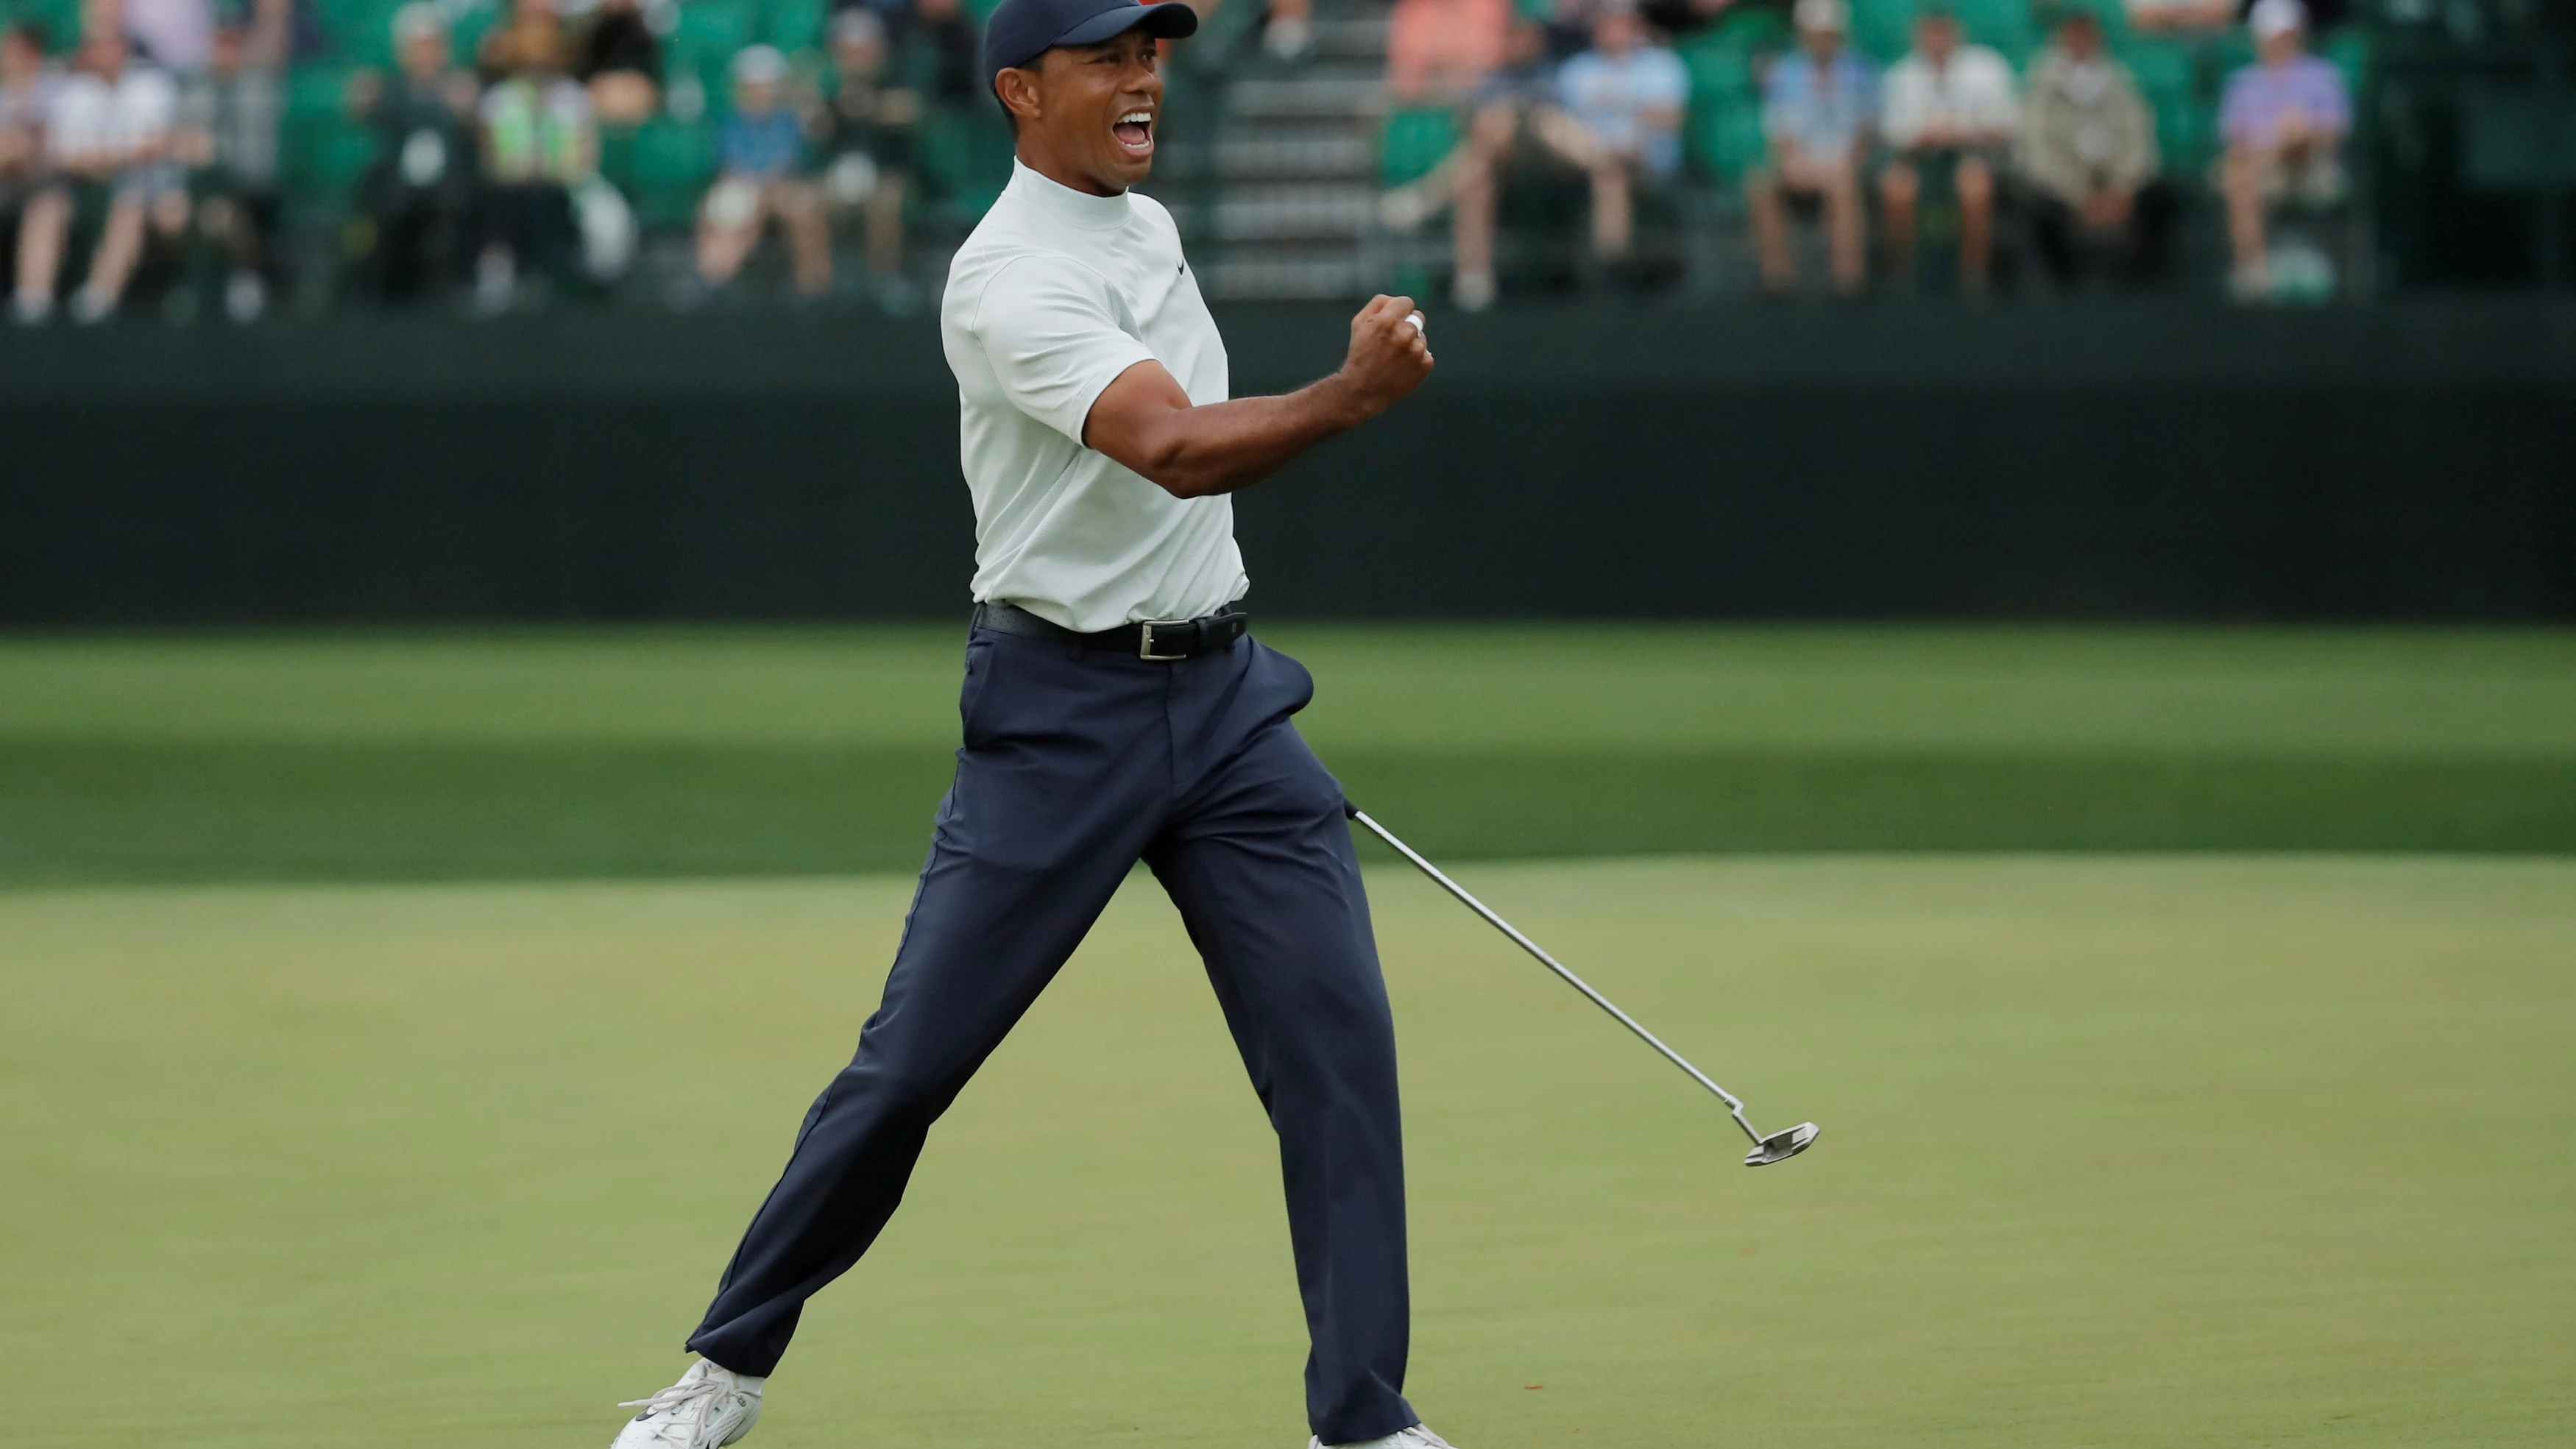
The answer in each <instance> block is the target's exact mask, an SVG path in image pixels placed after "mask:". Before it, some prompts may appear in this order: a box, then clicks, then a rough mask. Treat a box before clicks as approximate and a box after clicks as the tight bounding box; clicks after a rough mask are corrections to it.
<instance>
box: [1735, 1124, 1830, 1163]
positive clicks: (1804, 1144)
mask: <svg viewBox="0 0 2576 1449" xmlns="http://www.w3.org/2000/svg"><path fill="white" fill-rule="evenodd" d="M1815 1145H1816V1124H1815V1123H1813V1122H1801V1123H1799V1124H1798V1125H1797V1126H1795V1127H1792V1128H1790V1129H1789V1130H1788V1131H1786V1132H1774V1133H1772V1134H1771V1135H1770V1136H1768V1137H1765V1138H1763V1139H1762V1140H1761V1141H1760V1142H1757V1143H1755V1144H1754V1145H1753V1150H1752V1151H1750V1152H1748V1153H1746V1154H1744V1165H1745V1166H1747V1167H1769V1166H1770V1165H1771V1164H1772V1163H1775V1162H1786V1161H1788V1160H1789V1159H1790V1158H1792V1157H1795V1156H1797V1155H1798V1154H1799V1153H1801V1152H1804V1151H1806V1150H1807V1149H1808V1148H1810V1147H1813V1146H1815Z"/></svg>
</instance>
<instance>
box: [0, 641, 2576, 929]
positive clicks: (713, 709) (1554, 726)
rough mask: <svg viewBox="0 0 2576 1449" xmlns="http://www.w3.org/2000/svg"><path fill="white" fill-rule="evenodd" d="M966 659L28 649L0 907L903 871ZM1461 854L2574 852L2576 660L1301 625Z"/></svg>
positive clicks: (1348, 772)
mask: <svg viewBox="0 0 2576 1449" xmlns="http://www.w3.org/2000/svg"><path fill="white" fill-rule="evenodd" d="M962 633H963V631H962V630H961V629H957V628H939V629H926V628H914V629H851V630H811V631H794V630H737V631H697V632H659V633H650V632H615V631H606V632H600V631H594V632H576V633H557V634H549V633H523V634H499V635H439V634H424V635H358V634H353V635H327V634H325V635H283V636H245V637H238V638H225V637H212V638H199V639H148V638H135V639H119V638H74V637H65V638H19V639H14V640H0V886H5V885H9V884H41V883H62V882H73V881H189V880H200V881H202V880H235V881H244V880H257V881H291V880H316V879H322V880H379V881H389V880H420V879H450V880H455V879H467V880H470V879H485V880H489V879H508V878H562V877H568V876H620V875H629V876H632V875H643V876H651V875H662V876H671V875H763V874H778V873H803V874H812V873H834V872H849V871H863V870H904V869H909V868H911V867H913V866H915V865H916V864H917V863H918V862H919V860H920V858H921V851H922V842H923V839H924V838H925V835H926V832H927V829H928V822H929V819H930V815H931V811H932V809H933V807H934V805H935V803H936V802H937V800H938V798H939V795H940V792H941V791H942V790H943V789H945V788H946V785H947V781H948V776H949V770H950V762H949V751H950V750H951V749H953V748H954V747H955V745H956V732H957V716H956V690H957V680H958V670H959V657H960V654H961V652H962ZM1263 637H1264V638H1266V639H1270V640H1272V641H1274V642H1276V643H1278V644H1280V645H1281V646H1282V647H1284V648H1287V649H1289V650H1291V651H1292V652H1295V653H1296V654H1298V655H1299V656H1300V657H1302V658H1304V659H1305V660H1306V662H1307V663H1308V664H1309V665H1311V666H1312V667H1313V669H1314V672H1315V675H1316V677H1317V680H1318V682H1319V688H1318V693H1317V696H1316V702H1315V705H1314V707H1313V708H1312V709H1311V710H1309V711H1308V712H1307V714H1306V715H1305V717H1304V720H1303V724H1304V727H1305V728H1306V730H1307V732H1308V734H1309V736H1310V737H1311V738H1312V739H1313V740H1314V741H1315V744H1316V747H1317V749H1318V750H1319V751H1321V752H1322V754H1323V756H1324V758H1325V761H1326V763H1327V764H1329V765H1330V766H1331V767H1332V768H1333V769H1334V771H1335V772H1336V773H1337V774H1339V775H1340V777H1341V778H1342V780H1343V781H1344V783H1345V784H1346V785H1347V786H1348V787H1349V789H1350V791H1351V793H1352V794H1353V796H1354V797H1355V798H1358V799H1360V800H1361V801H1363V802H1364V803H1366V804H1367V806H1368V807H1369V809H1370V810H1371V811H1372V812H1373V813H1375V814H1377V815H1379V816H1380V817H1382V818H1384V819H1385V820H1387V821H1388V822H1389V823H1391V824H1393V825H1395V826H1397V827H1398V828H1399V829H1401V830H1403V831H1404V832H1405V833H1406V834H1407V835H1408V836H1409V837H1411V838H1413V839H1414V841H1415V843H1416V844H1418V845H1421V846H1423V847H1424V848H1426V849H1433V850H1437V851H1439V852H1440V853H1441V854H1443V855H1444V856H1448V857H1451V858H1459V857H1464V856H1471V855H1473V856H1483V857H1486V858H1497V857H1504V858H1508V857H1538V858H1548V857H1563V856H1573V855H1601V854H1608V855H1630V854H1640V853H1655V852H1675V851H1708V850H1806V849H1838V850H1850V849H1864V850H1926V849H1930V850H1942V849H1971V850H2002V849H2082V850H2106V849H2107V850H2134V849H2203V850H2206V849H2238V850H2253V849H2311V850H2314V849H2333V850H2399V851H2479V852H2532V851H2542V852H2555V853H2561V854H2566V853H2576V632H2569V631H2564V630H2561V631H2520V632H2514V631H2502V632H2476V631H2427V632H2407V631H2388V630H2325V631H2317V630H2309V631H2260V630H2254V631H2215V630H2210V631H2155V630H2117V629H2108V630H2105V629H2010V628H1996V629H1955V628H1938V629H1936V628H1919V629H1903V628H1894V629H1891V628H1780V629H1745V628H1708V627H1697V626H1600V627H1589V628H1571V627H1550V628H1538V627H1531V628H1441V627H1406V628H1386V629H1311V628H1310V629H1297V628H1277V629H1273V628H1270V627H1268V626H1267V625H1266V624H1265V626H1264V631H1263Z"/></svg>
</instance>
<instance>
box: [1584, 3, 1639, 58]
mask: <svg viewBox="0 0 2576 1449" xmlns="http://www.w3.org/2000/svg"><path fill="white" fill-rule="evenodd" d="M1636 47H1637V16H1636V14H1635V12H1633V11H1628V10H1621V9H1619V8H1617V7H1616V6H1613V7H1610V8H1609V9H1605V10H1603V11H1602V12H1601V13H1600V15H1598V16H1597V17H1595V18H1594V19H1593V22H1592V48H1593V49H1594V50H1597V51H1599V52H1601V53H1602V54H1603V55H1606V56H1609V57H1611V58H1612V59H1614V60H1615V59H1617V58H1618V57H1620V56H1623V55H1626V54H1627V53H1628V52H1629V51H1631V50H1634V49H1636Z"/></svg>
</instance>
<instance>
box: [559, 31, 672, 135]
mask: <svg viewBox="0 0 2576 1449" xmlns="http://www.w3.org/2000/svg"><path fill="white" fill-rule="evenodd" d="M573 78H574V79H575V80H578V81H580V82H581V83H582V84H583V85H584V86H586V87H588V88H589V90H590V108H591V110H592V112H593V113H594V114H596V115H597V116H598V117H599V119H600V121H601V123H602V124H604V125H611V126H640V125H642V124H643V123H644V122H646V121H648V120H650V119H652V116H653V113H654V112H655V111H656V110H659V109H660V108H661V105H662V41H661V38H660V37H658V36H656V35H655V34H654V33H653V27H652V26H650V25H647V24H645V23H644V11H643V9H642V7H641V6H639V5H638V4H637V0H600V4H599V8H598V9H597V10H596V11H594V12H592V14H591V18H590V24H589V25H588V26H587V27H585V28H584V29H583V30H582V33H581V40H580V43H579V44H578V45H577V46H576V47H575V49H574V59H573Z"/></svg>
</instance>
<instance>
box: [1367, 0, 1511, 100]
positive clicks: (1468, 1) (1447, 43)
mask: <svg viewBox="0 0 2576 1449" xmlns="http://www.w3.org/2000/svg"><path fill="white" fill-rule="evenodd" d="M1511 28H1512V7H1511V0H1396V5H1395V14H1394V15H1393V16H1391V17H1390V18H1389V20H1388V26H1387V36H1386V83H1387V88H1388V89H1390V90H1392V91H1394V92H1395V93H1396V95H1397V96H1398V97H1400V98H1402V99H1405V100H1422V99H1434V98H1440V97H1450V96H1461V95H1465V94H1467V93H1469V92H1472V91H1473V90H1475V89H1476V87H1477V86H1478V85H1480V84H1482V83H1483V81H1484V80H1485V78H1486V77H1487V76H1490V75H1492V74H1493V73H1494V72H1495V71H1498V70H1500V69H1502V67H1503V61H1504V58H1505V56H1504V52H1505V44H1506V41H1507V40H1508V39H1509V37H1510V35H1511Z"/></svg>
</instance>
